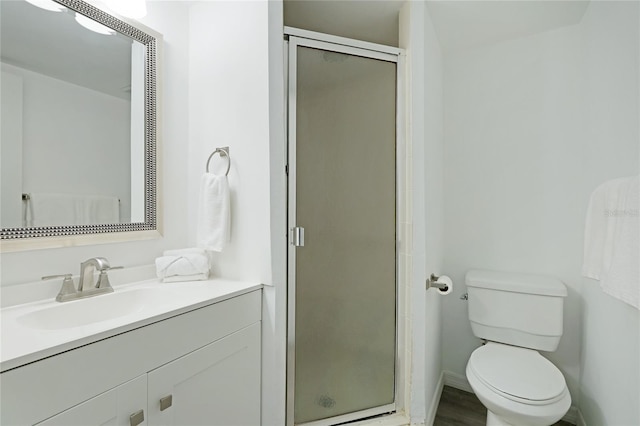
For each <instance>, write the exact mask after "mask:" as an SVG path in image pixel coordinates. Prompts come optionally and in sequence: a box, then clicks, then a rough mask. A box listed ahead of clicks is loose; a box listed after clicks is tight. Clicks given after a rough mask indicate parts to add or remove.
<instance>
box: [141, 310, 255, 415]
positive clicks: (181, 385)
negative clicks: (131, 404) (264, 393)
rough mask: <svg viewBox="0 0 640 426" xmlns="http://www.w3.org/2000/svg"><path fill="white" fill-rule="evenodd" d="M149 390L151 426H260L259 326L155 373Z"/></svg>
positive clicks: (167, 365) (212, 344)
mask: <svg viewBox="0 0 640 426" xmlns="http://www.w3.org/2000/svg"><path fill="white" fill-rule="evenodd" d="M199 326H201V327H206V324H200V325H199ZM148 385H149V387H148V398H149V400H148V407H149V425H150V426H157V425H175V426H183V425H191V426H196V425H207V426H234V425H238V426H253V425H255V426H258V425H259V424H260V323H259V322H257V323H254V324H253V325H250V326H248V327H246V328H244V329H242V330H240V331H238V332H236V333H233V334H231V335H229V336H226V337H224V338H222V339H220V340H217V341H215V342H213V343H211V344H209V345H207V346H205V347H203V348H201V349H198V350H196V351H194V352H192V353H190V354H188V355H185V356H183V357H181V358H178V359H177V360H175V361H173V362H170V363H168V364H166V365H164V366H162V367H160V368H158V369H156V370H153V371H151V372H150V373H149V375H148Z"/></svg>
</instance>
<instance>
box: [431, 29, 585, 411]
mask: <svg viewBox="0 0 640 426" xmlns="http://www.w3.org/2000/svg"><path fill="white" fill-rule="evenodd" d="M580 54H581V42H580V31H579V27H577V26H572V27H566V28H562V29H558V30H554V31H550V32H545V33H542V34H539V35H534V36H531V37H526V38H521V39H516V40H511V41H505V42H502V43H499V44H495V45H492V46H489V47H484V48H479V49H475V50H470V51H466V52H462V53H459V54H453V55H450V56H447V57H446V60H445V135H446V143H445V156H444V158H445V165H444V166H445V181H444V182H445V183H444V185H445V187H444V194H445V195H444V199H445V220H444V223H445V235H446V243H445V245H444V248H445V270H446V271H447V272H448V273H449V274H451V276H452V278H453V279H454V282H456V283H458V284H460V285H458V286H457V289H456V291H455V292H454V293H453V295H452V296H453V297H449V298H447V299H446V300H445V302H444V305H443V325H444V339H443V342H444V343H443V348H444V349H443V350H444V369H445V370H447V371H451V372H453V373H454V374H457V375H458V376H459V377H462V378H464V375H465V366H466V362H467V360H468V358H469V355H470V354H471V352H472V351H473V350H474V349H475V348H476V347H478V346H479V344H480V341H479V340H478V339H476V338H474V337H473V335H472V333H471V330H470V325H469V321H468V317H467V304H466V302H465V301H462V300H460V296H461V295H462V294H463V293H464V292H465V291H466V288H465V285H464V274H465V272H466V271H467V270H468V269H471V268H485V269H494V270H502V271H516V272H525V273H538V274H546V275H552V276H556V277H558V278H560V279H561V280H562V281H564V283H565V284H566V285H567V287H568V290H569V296H568V298H567V299H566V300H565V316H564V318H565V325H564V333H565V334H564V337H563V339H562V341H561V343H560V346H559V348H558V350H557V351H556V352H555V353H553V354H546V355H547V356H548V357H549V358H550V359H551V360H552V361H553V362H554V363H555V364H556V365H558V366H559V367H560V369H561V370H562V372H563V373H564V375H565V377H566V379H567V382H568V385H569V390H570V392H571V395H572V396H573V398H574V402H575V401H576V400H577V399H578V395H579V391H578V381H579V354H580V334H581V318H580V283H581V278H580V266H581V256H582V232H583V220H584V210H585V201H584V197H583V194H581V193H579V192H578V191H576V189H577V188H579V185H580V179H581V173H582V170H583V166H582V164H581V156H582V152H583V143H584V132H583V130H582V113H581V110H580V105H581V100H582V80H583V78H584V75H583V72H582V71H581V62H580Z"/></svg>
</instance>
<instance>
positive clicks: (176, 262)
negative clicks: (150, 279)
mask: <svg viewBox="0 0 640 426" xmlns="http://www.w3.org/2000/svg"><path fill="white" fill-rule="evenodd" d="M156 275H157V276H158V278H160V279H162V280H163V281H164V282H169V281H193V280H204V279H207V278H208V277H209V259H207V257H206V256H204V255H201V254H183V255H180V256H162V257H159V258H157V259H156Z"/></svg>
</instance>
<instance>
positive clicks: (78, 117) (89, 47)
mask: <svg viewBox="0 0 640 426" xmlns="http://www.w3.org/2000/svg"><path fill="white" fill-rule="evenodd" d="M0 8H1V10H0V19H1V22H0V31H1V34H0V40H1V46H0V54H1V56H0V60H1V67H2V78H1V79H0V82H1V83H2V87H1V91H0V98H1V101H2V105H1V108H0V112H1V117H0V130H1V132H2V133H1V137H0V160H1V165H0V184H1V190H0V195H1V200H0V227H1V229H0V238H2V240H23V239H33V238H42V237H61V236H76V235H83V234H104V233H109V234H113V233H121V232H130V231H156V230H157V213H156V211H157V209H156V190H157V188H156V139H157V129H156V110H157V105H156V99H157V96H156V77H157V75H156V54H157V49H158V48H159V46H158V40H159V35H157V34H153V35H152V34H151V33H152V32H151V31H150V30H148V29H146V28H145V29H144V30H142V29H140V28H138V27H139V25H136V26H134V25H132V24H131V23H129V22H125V21H124V20H122V19H120V18H118V17H115V16H112V15H110V14H108V13H106V12H105V11H103V10H101V9H99V8H97V7H95V6H93V5H91V4H89V3H87V2H83V1H78V0H29V1H26V0H15V1H0ZM51 9H59V10H51ZM3 245H5V242H4V241H3Z"/></svg>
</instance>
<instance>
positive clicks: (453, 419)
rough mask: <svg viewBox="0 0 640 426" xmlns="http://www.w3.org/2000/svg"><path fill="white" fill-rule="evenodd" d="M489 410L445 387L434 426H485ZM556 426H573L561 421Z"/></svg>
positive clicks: (476, 399)
mask: <svg viewBox="0 0 640 426" xmlns="http://www.w3.org/2000/svg"><path fill="white" fill-rule="evenodd" d="M486 424H487V409H486V408H484V405H482V403H481V402H480V401H479V400H478V398H476V396H475V395H474V394H472V393H469V392H465V391H462V390H459V389H455V388H452V387H449V386H445V387H444V389H443V390H442V396H441V397H440V402H439V404H438V410H437V411H436V419H435V421H434V422H433V426H485V425H486ZM554 426H571V423H567V422H565V421H562V420H561V421H559V422H558V423H555V424H554Z"/></svg>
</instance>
